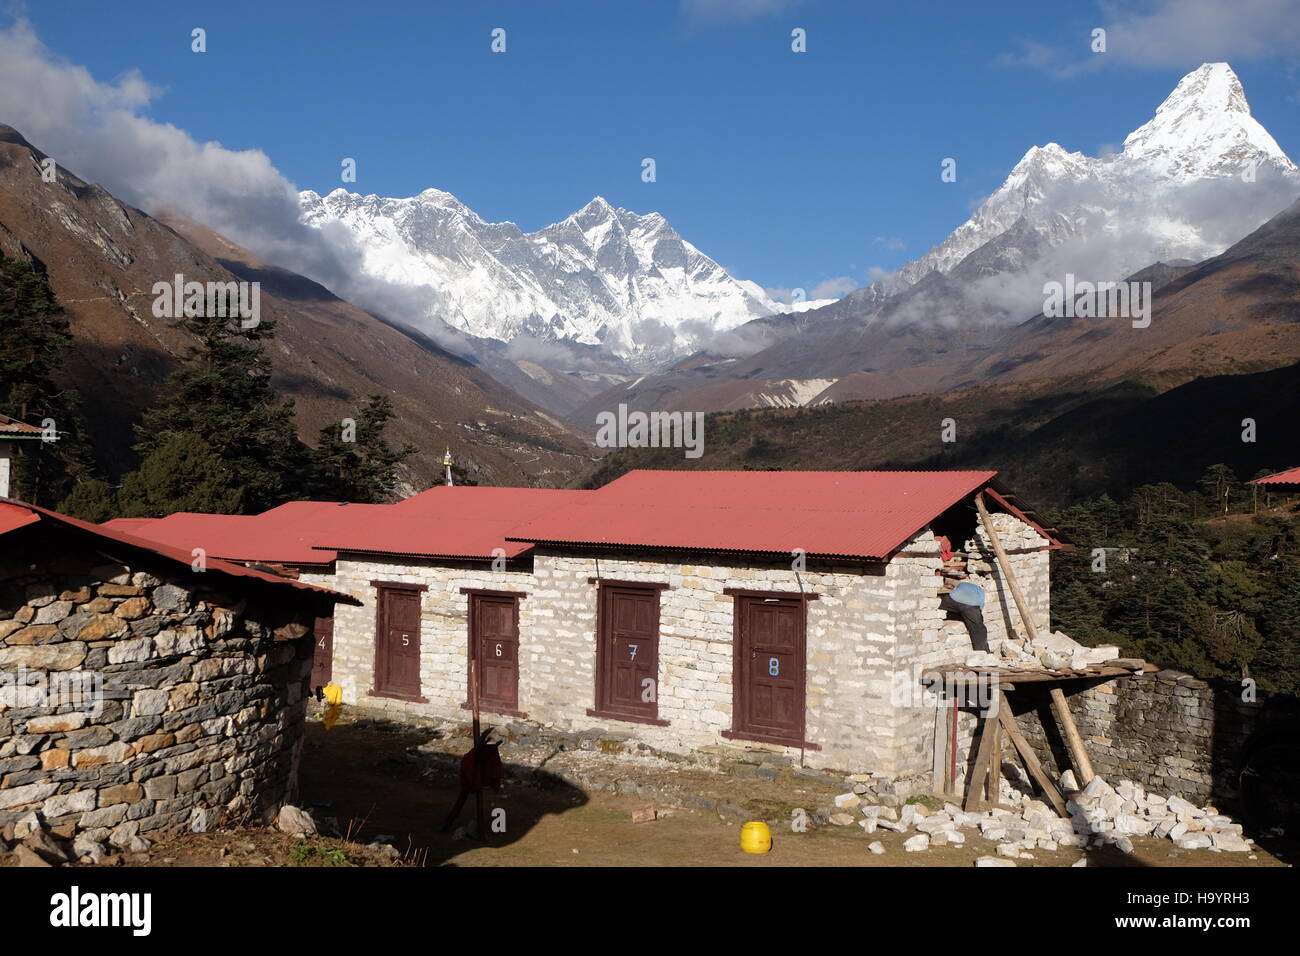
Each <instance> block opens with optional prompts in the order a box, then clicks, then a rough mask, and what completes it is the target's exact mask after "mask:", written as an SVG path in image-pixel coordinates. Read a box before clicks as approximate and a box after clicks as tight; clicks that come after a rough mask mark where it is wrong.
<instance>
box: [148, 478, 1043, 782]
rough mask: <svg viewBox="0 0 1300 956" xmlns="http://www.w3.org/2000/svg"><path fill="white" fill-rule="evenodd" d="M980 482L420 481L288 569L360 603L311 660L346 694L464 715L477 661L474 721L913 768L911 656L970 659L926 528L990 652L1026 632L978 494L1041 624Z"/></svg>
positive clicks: (920, 714)
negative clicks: (951, 564) (976, 610)
mask: <svg viewBox="0 0 1300 956" xmlns="http://www.w3.org/2000/svg"><path fill="white" fill-rule="evenodd" d="M994 480H995V475H994V473H993V472H978V471H962V472H705V471H700V472H652V471H637V472H632V473H630V474H628V475H626V476H624V477H622V478H620V479H618V480H616V481H614V482H611V483H610V484H608V485H606V486H605V487H603V488H601V489H598V490H595V491H549V490H540V489H525V488H487V487H457V488H449V487H437V488H433V489H430V490H429V491H426V492H424V493H422V494H420V495H416V496H414V497H412V498H409V499H407V500H405V501H403V502H400V503H398V504H395V505H387V506H368V507H369V508H370V509H372V510H368V511H366V512H364V513H356V514H355V515H354V517H353V518H352V519H351V520H346V519H340V520H338V521H335V522H331V523H330V526H329V527H328V528H324V529H322V530H320V531H319V532H316V531H313V532H312V533H311V534H309V535H308V536H307V540H310V541H314V543H315V544H314V550H316V551H317V552H318V553H320V554H322V555H324V556H326V557H328V558H330V559H332V564H330V565H322V564H319V563H317V564H314V565H313V564H308V563H302V564H299V565H298V567H297V571H298V573H299V574H300V580H303V581H312V582H315V583H319V584H323V585H326V586H328V587H331V588H335V589H337V590H339V591H342V592H345V593H347V594H349V595H351V596H352V597H354V598H356V599H357V601H358V603H357V604H356V605H352V606H346V607H345V606H340V607H339V608H338V609H337V611H336V614H335V616H334V619H333V621H332V647H331V650H330V653H329V655H328V661H329V669H328V677H329V679H332V680H333V681H334V682H336V683H338V684H339V685H341V686H342V688H343V691H344V699H345V701H347V702H348V703H352V704H358V705H363V706H367V707H372V708H376V709H381V710H385V711H389V712H398V713H406V714H420V715H429V716H439V717H450V718H457V717H463V716H464V714H465V710H464V708H465V706H466V702H467V699H468V689H469V679H468V669H469V661H470V659H471V657H472V658H474V659H475V661H476V662H477V663H476V666H477V667H478V668H479V671H480V673H481V681H480V686H481V690H480V698H481V705H482V708H483V710H484V711H485V712H486V713H488V714H496V715H505V716H509V717H513V718H515V719H520V720H527V721H532V722H536V723H539V724H544V725H550V726H553V727H556V728H561V729H565V730H585V729H606V730H611V731H624V732H627V733H630V734H632V735H633V736H634V737H635V738H636V739H637V740H641V741H644V742H645V743H646V744H648V745H650V746H652V747H655V748H657V749H661V750H664V751H668V752H687V751H691V750H696V749H700V748H719V747H722V748H748V749H763V750H770V751H775V752H780V753H786V754H791V755H794V756H795V758H796V759H801V760H802V761H803V762H804V763H805V764H807V765H811V766H823V767H830V768H836V769H849V770H854V771H872V772H876V773H883V774H888V775H890V776H893V777H895V778H905V777H909V776H910V777H916V778H917V779H920V778H922V777H924V776H925V775H927V774H929V772H930V770H931V766H932V760H933V754H932V750H933V734H934V727H935V709H934V706H933V700H930V699H926V698H925V697H924V696H923V695H922V694H921V693H920V691H921V684H920V678H921V672H922V671H923V670H924V669H925V668H927V667H932V666H935V665H938V664H943V663H948V662H951V661H963V662H964V661H966V660H968V659H970V658H971V654H972V648H971V639H970V636H969V634H968V633H967V630H966V627H965V625H964V624H963V623H962V622H961V621H960V620H957V619H956V618H955V617H954V618H952V619H950V618H949V615H948V614H946V613H945V612H944V611H943V610H942V609H941V608H940V603H939V602H940V588H941V584H942V581H943V578H942V577H941V574H940V572H941V571H942V570H943V569H944V561H943V558H942V556H941V553H940V541H939V537H938V536H939V535H943V536H944V538H945V539H946V540H947V541H950V542H952V547H953V550H955V551H958V552H960V553H961V554H962V556H963V558H964V562H963V563H964V569H965V573H966V574H967V575H968V576H969V579H970V580H972V581H973V582H975V583H976V584H979V585H980V586H981V587H982V588H983V589H984V591H985V593H986V595H987V604H986V606H985V609H984V619H985V622H986V623H987V625H988V629H989V637H990V643H991V646H992V649H993V650H994V651H995V652H996V651H997V650H998V648H999V645H1000V643H1001V642H1002V641H1003V640H1004V639H1005V637H1006V636H1007V633H1008V627H1011V628H1012V630H1013V631H1015V630H1016V629H1018V627H1019V617H1018V612H1017V611H1016V609H1015V606H1014V602H1013V601H1012V600H1011V599H1010V595H1009V594H1008V592H1007V590H1006V582H1005V581H1004V580H1003V579H1002V576H1001V573H1000V571H999V570H998V568H997V565H996V563H995V562H994V560H993V555H992V551H991V549H990V543H989V541H988V538H987V535H986V532H985V531H984V529H983V528H982V527H980V526H979V525H978V523H977V519H976V516H975V508H974V505H973V500H974V497H975V496H976V495H977V494H980V493H983V494H984V495H985V499H986V501H987V503H988V506H989V509H990V511H992V512H993V514H992V519H991V520H992V522H993V524H994V527H995V529H996V530H997V533H998V535H999V538H1000V539H1001V543H1002V544H1003V546H1004V547H1005V548H1006V550H1007V552H1008V554H1009V560H1010V561H1011V563H1012V565H1013V568H1014V571H1015V574H1016V577H1017V579H1018V581H1019V582H1020V585H1021V587H1022V589H1023V590H1024V592H1025V595H1026V597H1027V599H1028V601H1029V603H1030V606H1031V608H1032V609H1033V612H1034V613H1035V614H1036V615H1038V616H1039V619H1040V620H1044V621H1045V620H1048V612H1049V608H1048V602H1049V588H1048V557H1049V555H1048V551H1049V549H1051V548H1053V547H1057V546H1058V544H1057V543H1056V542H1055V541H1054V540H1053V539H1052V538H1051V537H1050V536H1049V535H1048V534H1047V533H1046V532H1045V531H1043V530H1042V529H1041V528H1039V527H1038V526H1037V525H1036V524H1034V522H1033V521H1032V519H1031V517H1030V516H1029V515H1027V514H1025V513H1024V512H1022V511H1020V510H1019V509H1017V508H1016V507H1014V506H1012V505H1011V504H1010V503H1009V502H1008V500H1007V499H1006V498H1005V497H1003V496H1002V495H1001V494H999V492H998V490H997V489H996V488H995V487H994V485H993V483H994ZM335 507H336V511H335V512H334V514H338V513H339V511H338V510H337V508H338V506H335ZM348 507H353V508H356V507H360V506H355V505H354V506H348ZM139 533H141V534H152V533H153V532H152V530H150V529H149V528H141V529H140V530H139ZM172 543H174V544H177V545H182V544H187V543H188V544H198V543H201V542H199V541H198V539H196V538H190V539H186V540H184V541H177V540H175V539H173V540H172ZM269 553H270V552H268V551H265V550H264V551H263V552H262V554H263V555H264V556H265V555H267V554H269ZM227 556H229V557H233V558H241V557H248V555H240V554H231V555H227ZM263 559H265V557H264V558H263ZM318 675H320V676H324V674H323V673H322V672H321V671H319V670H318Z"/></svg>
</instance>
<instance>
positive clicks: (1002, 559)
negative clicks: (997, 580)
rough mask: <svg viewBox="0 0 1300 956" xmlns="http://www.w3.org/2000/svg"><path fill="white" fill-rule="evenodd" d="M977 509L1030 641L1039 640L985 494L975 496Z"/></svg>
mask: <svg viewBox="0 0 1300 956" xmlns="http://www.w3.org/2000/svg"><path fill="white" fill-rule="evenodd" d="M975 508H976V510H977V511H979V513H980V521H981V522H982V523H983V524H984V532H985V533H986V534H987V535H988V536H989V544H991V545H993V553H994V554H995V555H997V559H998V565H999V567H1001V568H1002V576H1003V577H1004V578H1006V581H1007V587H1009V588H1010V589H1011V596H1012V597H1013V598H1015V601H1016V607H1017V608H1018V609H1019V610H1020V620H1021V621H1022V622H1023V623H1024V625H1025V630H1026V631H1027V632H1028V633H1029V640H1030V641H1036V640H1037V639H1038V625H1037V624H1036V623H1035V622H1034V615H1033V614H1032V613H1031V612H1030V610H1029V602H1028V601H1026V600H1025V595H1024V593H1023V592H1022V591H1021V590H1020V582H1018V581H1017V580H1016V575H1015V572H1013V571H1012V570H1011V562H1010V561H1008V560H1007V552H1006V551H1005V550H1003V548H1002V541H1001V539H999V538H998V533H997V532H996V531H994V530H993V522H992V521H991V520H990V519H989V511H988V509H987V508H986V507H984V495H983V493H981V494H978V495H976V496H975Z"/></svg>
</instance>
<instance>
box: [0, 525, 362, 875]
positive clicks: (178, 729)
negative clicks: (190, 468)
mask: <svg viewBox="0 0 1300 956" xmlns="http://www.w3.org/2000/svg"><path fill="white" fill-rule="evenodd" d="M340 600H342V601H348V600H351V599H349V598H346V597H345V596H342V595H338V594H335V593H332V592H330V591H327V590H325V589H322V588H318V587H315V586H311V585H307V584H304V583H301V582H296V581H291V580H288V579H285V578H283V577H280V576H278V575H275V574H271V573H268V572H265V571H260V570H255V569H252V568H248V567H244V566H242V565H237V564H230V563H227V562H224V561H220V560H216V559H207V558H199V557H196V556H195V555H193V554H192V552H191V551H190V550H188V549H187V550H184V551H181V550H178V549H175V548H172V547H169V546H166V545H162V544H159V543H157V542H153V541H147V540H144V539H141V538H137V537H135V536H133V535H131V534H128V533H124V532H122V531H120V530H114V529H109V528H105V527H103V526H97V525H93V524H88V523H86V522H82V521H78V520H76V519H73V518H69V517H66V516H64V515H59V514H56V513H54V512H51V511H47V510H44V509H41V508H37V507H34V506H30V505H26V504H22V503H20V502H13V501H4V502H0V835H2V837H3V838H4V839H13V838H14V836H15V829H17V830H18V831H19V835H21V832H23V831H30V830H31V829H32V828H33V827H34V826H36V825H37V824H39V825H40V826H42V827H48V828H49V830H51V831H52V832H54V833H56V834H58V835H60V836H63V837H65V838H76V840H77V843H78V851H77V852H78V855H89V856H91V857H92V858H93V857H94V856H95V855H96V853H97V852H102V846H103V844H104V843H112V844H113V845H115V846H119V847H123V848H128V849H129V848H135V849H139V848H141V847H142V844H143V841H144V840H146V839H147V836H146V835H147V834H150V833H151V832H152V831H155V830H158V829H160V828H164V827H170V826H193V827H195V828H198V829H203V828H206V827H208V826H213V825H216V824H217V823H219V822H221V821H222V820H238V819H246V818H252V819H257V818H262V817H265V816H267V815H270V814H273V813H274V812H275V810H276V809H278V808H279V806H280V805H281V804H282V803H284V802H285V801H286V800H291V799H292V798H293V796H294V790H295V788H296V780H297V764H298V758H299V754H300V752H301V745H302V731H303V724H304V717H305V697H306V694H307V692H308V690H309V687H308V683H307V678H308V672H309V670H310V667H311V634H312V625H313V622H314V620H315V619H316V618H317V617H320V616H327V617H328V616H330V615H331V614H332V613H333V607H334V604H335V603H336V601H340ZM95 847H99V848H100V849H99V850H96V849H94V848H95Z"/></svg>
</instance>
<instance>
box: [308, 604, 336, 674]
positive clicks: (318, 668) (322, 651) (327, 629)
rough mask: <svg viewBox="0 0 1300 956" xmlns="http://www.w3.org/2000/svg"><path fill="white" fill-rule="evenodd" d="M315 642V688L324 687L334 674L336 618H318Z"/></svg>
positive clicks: (313, 663)
mask: <svg viewBox="0 0 1300 956" xmlns="http://www.w3.org/2000/svg"><path fill="white" fill-rule="evenodd" d="M315 642H316V644H315V647H314V648H313V649H312V659H311V686H312V689H313V690H315V689H316V688H317V687H324V686H325V685H326V684H328V683H329V682H330V681H331V680H332V679H333V676H334V618H332V617H318V618H316V631H315Z"/></svg>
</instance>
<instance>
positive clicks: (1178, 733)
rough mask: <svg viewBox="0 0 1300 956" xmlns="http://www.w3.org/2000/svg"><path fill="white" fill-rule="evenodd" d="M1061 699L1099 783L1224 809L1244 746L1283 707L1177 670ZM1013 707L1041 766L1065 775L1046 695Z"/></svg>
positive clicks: (1020, 698) (1081, 689) (1018, 699)
mask: <svg viewBox="0 0 1300 956" xmlns="http://www.w3.org/2000/svg"><path fill="white" fill-rule="evenodd" d="M1080 685H1082V686H1080ZM1066 694H1067V697H1066V701H1067V703H1068V705H1069V707H1070V714H1071V715H1072V716H1073V718H1074V721H1075V723H1076V724H1077V725H1078V728H1079V733H1080V734H1081V735H1082V736H1083V740H1084V746H1085V747H1086V748H1087V751H1088V759H1089V760H1090V761H1091V762H1092V766H1093V769H1094V770H1095V771H1096V772H1097V773H1098V774H1099V775H1100V776H1102V777H1104V778H1106V779H1107V781H1108V782H1110V783H1111V784H1112V785H1114V784H1115V783H1117V782H1118V781H1119V780H1121V779H1128V780H1132V781H1134V782H1136V783H1140V784H1142V786H1143V787H1145V788H1147V789H1148V790H1149V791H1151V792H1153V793H1159V794H1163V795H1166V796H1180V797H1183V798H1184V799H1186V800H1189V801H1191V802H1193V803H1196V804H1197V805H1198V806H1202V805H1204V804H1206V803H1216V804H1218V805H1220V806H1223V805H1224V804H1225V803H1228V804H1230V803H1231V801H1232V800H1233V799H1234V798H1235V797H1236V796H1237V774H1238V771H1239V766H1238V761H1239V760H1240V758H1241V756H1242V752H1243V745H1244V744H1245V743H1246V741H1247V740H1248V739H1249V738H1250V736H1251V735H1252V734H1253V733H1255V732H1256V731H1257V730H1259V729H1260V728H1261V727H1262V726H1263V724H1264V721H1265V718H1266V714H1267V713H1269V712H1270V706H1271V705H1272V704H1274V703H1279V702H1282V701H1284V700H1285V698H1280V697H1277V696H1275V695H1270V694H1268V693H1267V692H1265V691H1260V692H1258V699H1257V700H1254V701H1246V700H1242V688H1241V685H1240V684H1232V683H1230V682H1219V681H1215V682H1213V683H1211V682H1208V681H1203V680H1199V679H1197V678H1195V677H1192V676H1191V675H1188V674H1184V673H1182V672H1180V671H1174V670H1162V671H1157V672H1155V673H1146V674H1137V675H1134V676H1133V677H1124V678H1120V679H1118V680H1114V681H1105V682H1098V683H1093V684H1091V686H1086V685H1083V682H1079V685H1076V686H1075V687H1074V689H1073V692H1071V690H1070V689H1066ZM1012 706H1013V709H1014V710H1015V712H1016V714H1017V715H1018V716H1017V722H1018V723H1019V726H1020V728H1021V730H1022V732H1023V733H1024V735H1025V737H1026V739H1027V740H1028V741H1029V743H1030V745H1031V746H1032V747H1033V748H1034V751H1035V752H1036V753H1037V754H1038V755H1039V759H1040V760H1042V761H1043V765H1044V766H1045V767H1046V768H1048V769H1049V771H1050V770H1053V769H1055V771H1056V772H1057V773H1060V772H1061V771H1063V770H1065V769H1066V768H1068V767H1069V766H1070V763H1069V757H1068V754H1067V752H1066V750H1065V747H1064V745H1063V744H1062V743H1061V741H1060V732H1059V730H1058V729H1057V727H1056V722H1055V718H1054V717H1053V715H1052V712H1051V710H1050V709H1049V708H1048V705H1047V700H1046V694H1043V693H1038V694H1035V693H1031V692H1029V691H1025V692H1019V691H1018V692H1017V693H1015V694H1014V695H1013V700H1012ZM1272 712H1276V711H1272ZM1293 732H1294V728H1292V730H1291V731H1289V733H1293Z"/></svg>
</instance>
